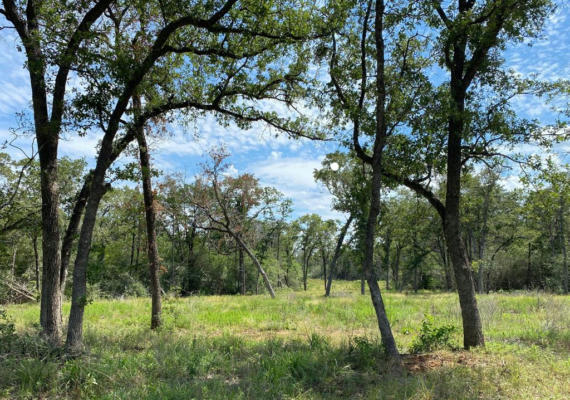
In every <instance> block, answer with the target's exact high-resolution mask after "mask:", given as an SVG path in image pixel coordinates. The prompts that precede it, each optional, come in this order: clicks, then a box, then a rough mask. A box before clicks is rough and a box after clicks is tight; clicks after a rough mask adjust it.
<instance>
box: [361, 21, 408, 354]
mask: <svg viewBox="0 0 570 400" xmlns="http://www.w3.org/2000/svg"><path fill="white" fill-rule="evenodd" d="M377 29H378V28H377ZM380 162H381V160H378V161H377V162H376V165H373V167H372V193H371V200H370V212H369V214H368V221H367V223H366V236H365V250H364V263H363V264H362V267H363V272H364V276H365V278H366V282H367V283H368V288H369V290H370V297H371V299H372V304H373V306H374V311H375V312H376V319H377V320H378V328H379V329H380V335H381V337H382V344H383V345H384V348H385V349H386V353H387V354H388V355H389V356H390V357H391V358H395V359H399V358H400V353H399V352H398V348H397V346H396V341H395V340H394V336H393V334H392V328H391V327H390V321H388V316H387V315H386V310H385V307H384V301H383V299H382V293H381V292H380V287H379V286H378V280H377V277H376V276H375V275H376V274H375V273H374V270H373V266H374V238H375V236H376V226H377V220H378V215H379V214H380V185H381V179H382V177H381V174H380Z"/></svg>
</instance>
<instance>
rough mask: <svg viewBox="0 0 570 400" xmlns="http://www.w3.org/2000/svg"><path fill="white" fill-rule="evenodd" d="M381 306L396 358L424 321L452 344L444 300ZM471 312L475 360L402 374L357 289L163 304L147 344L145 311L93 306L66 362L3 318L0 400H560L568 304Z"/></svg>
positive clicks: (514, 303)
mask: <svg viewBox="0 0 570 400" xmlns="http://www.w3.org/2000/svg"><path fill="white" fill-rule="evenodd" d="M385 301H386V308H387V311H388V316H389V318H390V321H391V323H392V328H393V330H394V334H395V336H396V341H397V343H398V346H399V347H400V350H401V351H402V352H407V351H408V350H409V348H410V346H411V345H412V343H414V340H415V339H416V338H417V336H418V333H419V331H420V328H421V326H422V320H423V319H424V315H425V314H430V315H432V316H433V321H434V323H435V324H440V325H441V326H443V325H452V326H456V327H457V329H456V330H455V331H454V332H452V333H451V342H452V344H454V345H455V346H456V347H459V344H460V343H461V342H462V340H461V329H460V328H461V322H460V311H459V307H458V304H457V296H456V295H455V294H451V293H418V294H403V293H395V292H388V293H386V295H385ZM479 304H480V308H481V313H482V319H483V325H484V331H485V335H486V338H487V343H488V344H487V347H486V349H483V350H476V351H473V352H463V351H456V352H450V351H447V350H444V351H436V352H433V353H430V354H428V355H418V356H409V357H408V358H406V361H405V362H406V365H407V366H408V371H409V372H408V373H404V374H401V373H398V374H396V373H394V372H393V371H392V369H391V365H390V364H388V363H386V362H385V361H384V358H383V357H382V354H383V353H382V347H381V345H380V343H379V338H378V330H377V325H376V320H375V316H374V311H373V309H372V306H371V302H370V298H369V297H368V295H366V296H361V295H360V294H359V283H358V282H335V283H334V286H333V296H332V297H330V298H325V297H324V296H323V295H322V282H320V281H311V282H310V290H309V291H307V292H291V291H287V290H284V291H282V292H279V293H278V296H277V299H274V300H272V299H270V298H268V297H266V296H211V297H190V298H167V299H165V301H164V308H163V312H164V317H163V319H164V326H163V327H162V328H161V329H160V330H159V331H157V332H151V331H150V330H149V329H148V326H149V325H150V315H149V314H150V311H149V310H150V301H149V300H148V299H145V298H132V299H124V300H99V301H94V302H93V303H92V304H90V305H89V306H87V308H86V315H85V317H86V321H85V343H86V347H87V353H86V354H85V355H84V356H83V357H81V358H78V359H65V358H62V356H61V353H60V351H59V350H58V349H51V348H49V346H47V345H45V344H41V343H39V341H38V340H37V339H36V334H37V329H38V327H37V321H38V319H39V309H38V306H37V305H14V306H10V307H9V308H8V309H7V311H8V314H9V318H10V319H11V321H12V322H13V323H14V325H15V328H16V332H17V335H16V336H17V340H16V341H15V344H14V345H13V346H11V350H9V351H5V352H4V353H3V354H1V355H0V398H22V399H23V398H94V399H95V398H96V399H100V398H102V399H133V398H134V399H168V398H170V399H192V398H196V399H210V398H211V399H228V398H236V399H240V398H241V399H265V398H277V399H281V398H282V399H329V398H330V399H335V398H339V399H341V398H343V399H346V398H371V399H390V398H393V399H404V398H409V399H503V398H504V399H526V398H529V399H532V398H552V399H566V398H569V397H570V384H569V382H570V361H569V359H570V357H569V356H570V333H569V327H570V298H569V297H562V296H553V295H548V294H536V293H517V294H490V295H483V296H480V297H479ZM66 307H67V305H66ZM64 312H67V308H66V309H65V310H64Z"/></svg>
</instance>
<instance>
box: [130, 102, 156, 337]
mask: <svg viewBox="0 0 570 400" xmlns="http://www.w3.org/2000/svg"><path fill="white" fill-rule="evenodd" d="M133 105H134V107H135V109H138V110H140V107H141V104H140V98H139V97H137V96H133ZM139 112H140V111H139ZM137 114H138V113H137ZM137 142H138V146H139V158H140V164H141V172H142V184H143V198H144V208H145V217H146V235H147V251H148V264H149V265H148V267H149V274H150V293H151V299H152V306H151V319H150V329H156V328H158V327H159V326H160V325H161V318H160V317H161V309H162V304H161V297H160V277H159V269H160V259H159V257H158V247H157V245H156V207H155V205H154V194H153V192H152V181H151V169H150V155H149V151H148V145H147V142H146V138H145V133H144V127H142V126H141V127H139V128H137Z"/></svg>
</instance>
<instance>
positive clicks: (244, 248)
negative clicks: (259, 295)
mask: <svg viewBox="0 0 570 400" xmlns="http://www.w3.org/2000/svg"><path fill="white" fill-rule="evenodd" d="M234 236H235V239H236V241H237V242H238V243H239V245H240V246H241V248H242V249H243V250H244V251H245V252H246V254H247V255H248V256H249V258H250V259H251V261H253V264H255V266H256V267H257V271H258V272H259V274H260V275H261V276H262V278H263V282H264V283H265V288H266V289H267V291H268V292H269V295H270V296H271V298H272V299H274V298H275V292H274V291H273V287H272V286H271V282H269V278H268V277H267V274H266V273H265V271H264V270H263V267H262V266H261V263H260V262H259V260H258V259H257V257H256V256H255V254H253V252H252V251H251V250H250V249H249V247H248V246H247V245H246V244H245V242H244V241H243V240H242V239H241V238H240V237H239V236H237V235H234Z"/></svg>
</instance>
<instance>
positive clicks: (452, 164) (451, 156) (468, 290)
mask: <svg viewBox="0 0 570 400" xmlns="http://www.w3.org/2000/svg"><path fill="white" fill-rule="evenodd" d="M460 70H461V71H462V70H463V68H462V67H461V69H460ZM463 86H464V85H463V82H458V81H457V78H456V77H455V74H453V75H452V79H451V91H452V98H453V100H454V101H453V106H454V107H455V109H453V110H452V111H451V115H450V117H449V127H448V145H447V191H446V197H445V221H444V232H445V239H446V241H447V245H448V248H449V256H450V261H451V265H452V267H453V271H454V274H455V282H456V284H457V292H458V295H459V304H460V306H461V316H462V319H463V346H464V347H465V348H466V349H469V348H470V347H473V346H484V345H485V340H484V336H483V329H482V326H481V318H480V316H479V309H478V307H477V299H476V297H475V285H474V282H473V274H472V271H471V263H470V262H469V258H468V257H467V252H466V250H465V245H464V243H463V241H462V240H461V225H460V215H459V213H460V210H459V202H460V196H461V169H462V165H463V164H462V157H461V136H462V135H463V129H464V120H463V118H464V116H463V113H464V110H465V88H464V87H463Z"/></svg>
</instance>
